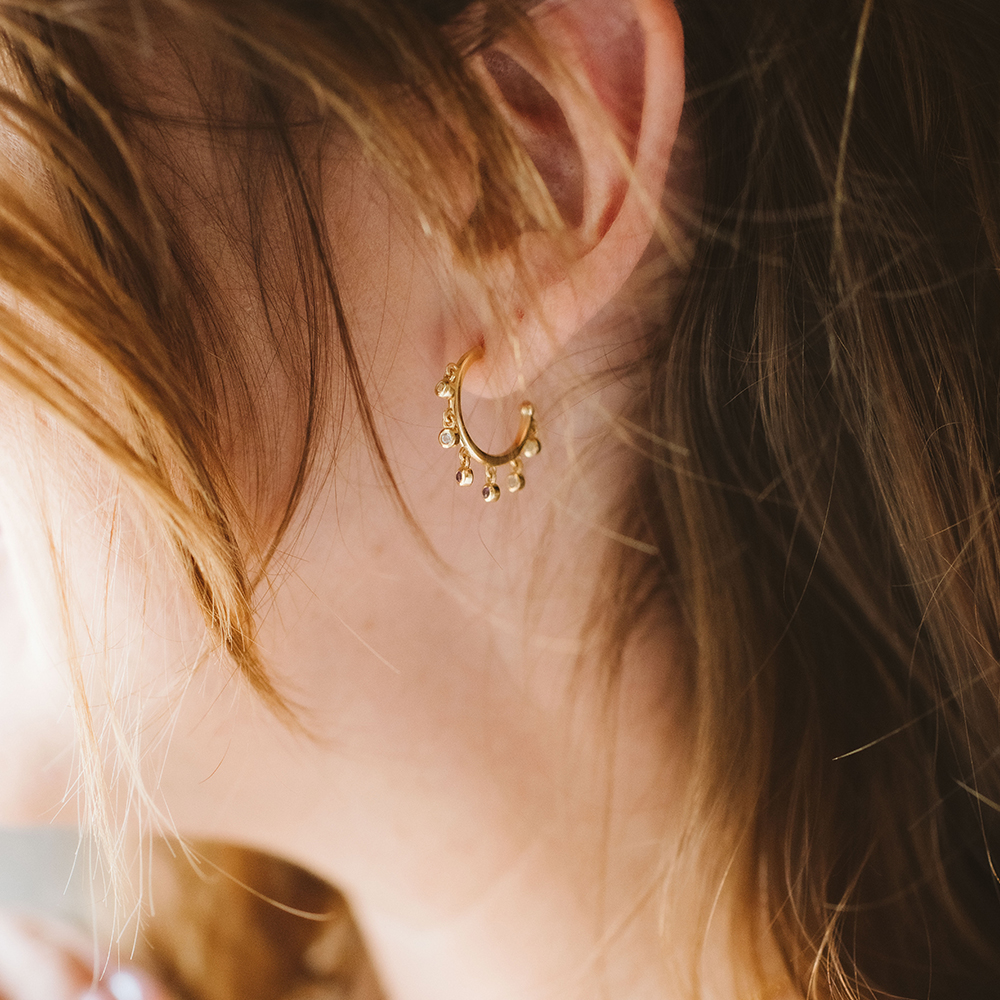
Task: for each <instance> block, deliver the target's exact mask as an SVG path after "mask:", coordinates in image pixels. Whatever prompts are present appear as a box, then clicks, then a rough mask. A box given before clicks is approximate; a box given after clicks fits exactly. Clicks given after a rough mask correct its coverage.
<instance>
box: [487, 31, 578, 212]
mask: <svg viewBox="0 0 1000 1000" xmlns="http://www.w3.org/2000/svg"><path fill="white" fill-rule="evenodd" d="M483 65H484V67H485V69H486V72H487V73H489V75H490V77H492V79H493V82H494V83H495V84H496V87H497V91H498V92H499V94H500V97H501V98H502V99H503V101H504V103H505V105H506V111H507V119H508V121H509V123H510V125H511V128H512V129H513V131H514V134H515V135H516V136H517V138H518V140H519V141H520V142H521V144H522V146H523V147H524V150H525V152H526V153H527V154H528V155H529V156H530V157H531V160H532V162H533V163H534V164H535V168H536V169H537V170H538V173H539V175H540V176H541V178H542V180H543V181H544V182H545V185H546V187H547V188H548V190H549V194H550V195H551V197H552V201H553V202H554V203H555V205H556V208H558V210H559V214H560V215H561V216H562V219H563V222H565V223H566V225H567V226H568V227H569V228H570V229H576V228H577V227H579V226H580V225H582V223H583V211H584V209H583V197H584V183H583V161H582V157H581V154H580V147H579V146H578V145H577V143H576V140H575V139H574V137H573V132H572V130H571V129H570V127H569V124H568V123H567V121H566V116H565V115H564V114H563V112H562V109H561V108H560V107H559V103H558V101H556V99H555V98H554V97H553V96H552V95H551V94H550V93H549V92H548V91H547V90H546V89H545V87H543V86H542V85H541V84H540V83H539V82H538V81H537V80H536V79H535V78H534V77H533V76H532V75H531V74H530V73H529V72H528V71H527V70H526V69H524V68H523V67H522V66H521V65H520V64H519V63H518V62H517V61H516V60H514V59H512V58H511V57H510V56H508V55H507V54H506V53H504V52H501V51H500V50H499V49H496V48H494V49H489V50H487V51H486V52H484V53H483Z"/></svg>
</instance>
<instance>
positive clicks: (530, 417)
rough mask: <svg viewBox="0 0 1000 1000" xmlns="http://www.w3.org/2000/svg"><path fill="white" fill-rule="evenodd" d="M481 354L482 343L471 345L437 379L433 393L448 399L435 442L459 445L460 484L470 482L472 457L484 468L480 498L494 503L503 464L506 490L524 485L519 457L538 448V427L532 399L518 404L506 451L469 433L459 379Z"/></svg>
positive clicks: (471, 479)
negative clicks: (494, 449)
mask: <svg viewBox="0 0 1000 1000" xmlns="http://www.w3.org/2000/svg"><path fill="white" fill-rule="evenodd" d="M482 356H483V349H482V347H478V346H477V347H473V348H472V349H471V350H469V351H466V352H465V354H463V355H462V357H461V358H459V360H458V362H457V363H455V364H450V365H448V367H447V369H446V370H445V373H444V378H443V379H441V381H440V382H438V384H437V386H436V388H435V390H434V391H435V393H436V394H437V395H438V396H439V397H440V398H441V399H445V400H447V401H448V402H447V405H446V406H445V410H444V419H443V421H442V424H443V426H442V428H441V433H440V434H438V442H439V443H440V445H441V447H442V448H454V447H455V446H456V445H458V462H459V464H458V472H457V474H456V475H455V479H456V481H457V482H458V485H459V486H471V485H472V483H473V481H474V479H475V476H474V474H473V472H472V461H473V459H475V461H477V462H478V463H479V464H480V465H482V466H485V468H486V485H485V486H484V487H483V499H484V500H485V501H486V503H496V501H497V500H499V499H500V487H499V486H498V485H497V469H499V468H501V467H502V466H504V465H509V466H510V472H509V474H508V475H507V480H506V484H507V490H508V492H510V493H519V492H520V491H521V490H523V489H524V463H523V461H522V459H525V458H533V457H534V456H535V455H537V454H538V453H539V452H540V451H541V450H542V446H541V443H540V442H539V440H538V428H537V427H536V425H535V408H534V406H532V404H531V403H528V402H524V403H522V404H521V423H520V426H519V427H518V430H517V437H516V438H515V440H514V443H513V444H512V445H511V447H510V448H508V449H507V451H505V452H503V453H502V454H500V455H493V454H490V452H488V451H483V449H482V448H480V447H479V446H478V445H477V444H476V443H475V442H474V441H473V440H472V437H471V436H470V434H469V431H468V428H467V427H466V426H465V419H464V417H463V416H462V380H463V379H464V378H465V373H466V372H467V371H468V370H469V367H470V366H471V365H472V364H473V362H475V361H478V360H479V359H480V358H481V357H482Z"/></svg>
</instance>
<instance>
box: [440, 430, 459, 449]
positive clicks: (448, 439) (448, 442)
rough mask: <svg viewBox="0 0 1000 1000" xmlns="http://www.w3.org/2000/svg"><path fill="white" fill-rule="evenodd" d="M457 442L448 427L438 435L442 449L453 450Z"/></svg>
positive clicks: (453, 433)
mask: <svg viewBox="0 0 1000 1000" xmlns="http://www.w3.org/2000/svg"><path fill="white" fill-rule="evenodd" d="M457 440H458V438H457V437H456V435H455V432H454V431H453V430H452V429H451V428H450V427H445V428H444V430H442V431H441V433H440V434H438V441H440V442H441V447H442V448H454V447H455V442H456V441H457Z"/></svg>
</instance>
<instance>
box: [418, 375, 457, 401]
mask: <svg viewBox="0 0 1000 1000" xmlns="http://www.w3.org/2000/svg"><path fill="white" fill-rule="evenodd" d="M425 384H426V383H425ZM434 391H435V392H436V393H437V394H438V395H439V396H440V397H441V398H442V399H451V397H452V396H454V395H455V387H454V386H453V385H452V384H451V382H449V381H448V380H447V379H441V381H440V382H438V384H437V385H436V386H435V388H434Z"/></svg>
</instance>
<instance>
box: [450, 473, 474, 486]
mask: <svg viewBox="0 0 1000 1000" xmlns="http://www.w3.org/2000/svg"><path fill="white" fill-rule="evenodd" d="M474 478H475V477H474V476H473V475H472V469H459V470H458V472H457V473H456V474H455V481H456V482H457V483H458V485H459V486H471V485H472V480H473V479H474Z"/></svg>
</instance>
